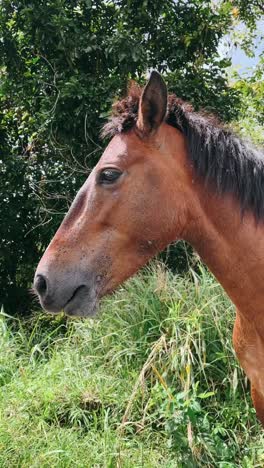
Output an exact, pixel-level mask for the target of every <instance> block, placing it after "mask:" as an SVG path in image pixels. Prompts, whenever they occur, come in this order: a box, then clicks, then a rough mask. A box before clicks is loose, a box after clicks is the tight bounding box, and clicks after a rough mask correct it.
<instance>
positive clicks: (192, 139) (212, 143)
mask: <svg viewBox="0 0 264 468" xmlns="http://www.w3.org/2000/svg"><path fill="white" fill-rule="evenodd" d="M141 92H142V90H141V89H140V88H139V87H137V86H136V85H134V86H133V87H132V88H131V89H130V92H129V94H128V96H127V97H126V98H125V99H123V100H121V101H118V102H117V103H115V104H114V106H113V115H112V117H111V119H110V120H109V122H108V123H107V124H106V125H105V126H104V128H103V131H102V135H103V136H113V135H116V134H118V133H122V132H126V131H128V130H130V129H131V128H133V127H134V126H135V124H136V121H137V113H138V105H139V98H140V95H141ZM165 120H166V122H167V123H168V124H169V125H172V126H173V127H175V128H177V129H179V130H180V131H181V132H182V133H183V134H184V135H185V136H186V140H187V143H188V148H189V157H190V160H191V162H192V163H193V165H194V168H195V170H196V171H197V173H198V174H199V175H200V176H201V177H202V178H204V180H205V182H206V183H210V185H212V186H214V187H215V188H216V190H217V192H218V193H221V194H224V193H233V194H234V195H235V196H236V197H237V199H238V200H239V202H240V205H241V211H242V212H244V211H245V210H247V209H250V210H251V211H252V212H253V213H254V215H255V217H256V219H257V220H260V219H264V154H263V150H260V149H257V148H255V147H254V146H253V145H251V144H250V143H247V142H245V141H242V140H241V139H240V138H239V137H238V136H236V135H235V134H234V133H233V132H232V131H231V130H230V129H228V128H225V127H224V126H223V125H222V124H220V122H219V121H218V120H217V118H216V117H215V116H212V115H210V114H207V113H198V112H194V110H193V108H192V106H191V105H190V104H188V103H185V102H184V101H182V100H181V99H179V98H177V97H176V96H175V95H170V96H169V98H168V110H167V115H166V119H165Z"/></svg>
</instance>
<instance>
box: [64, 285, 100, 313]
mask: <svg viewBox="0 0 264 468" xmlns="http://www.w3.org/2000/svg"><path fill="white" fill-rule="evenodd" d="M97 302H98V297H97V294H96V293H95V291H92V290H91V289H89V288H88V287H87V286H86V285H81V286H78V288H76V289H75V291H74V292H73V294H72V296H71V297H70V299H68V301H67V302H66V304H65V305H64V307H63V311H64V312H65V314H66V315H68V316H76V317H91V316H93V315H95V313H96V310H97Z"/></svg>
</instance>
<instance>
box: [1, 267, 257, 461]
mask: <svg viewBox="0 0 264 468" xmlns="http://www.w3.org/2000/svg"><path fill="white" fill-rule="evenodd" d="M0 320H1V322H0V326H1V336H0V341H1V345H0V383H1V393H0V413H1V414H0V466H1V467H41V468H44V467H75V466H76V467H108V468H110V467H127V468H128V467H129V468H130V467H166V468H169V467H220V468H228V467H245V468H250V467H263V466H264V435H263V432H262V430H261V428H260V426H259V424H258V423H257V421H256V417H255V412H254V409H253V408H252V404H251V401H250V395H249V384H248V381H247V379H246V378H245V375H244V374H243V372H242V371H241V370H240V367H239V364H238V362H237V360H236V358H235V355H234V351H233V349H232V324H233V321H234V308H233V306H232V305H231V304H230V302H229V300H228V299H227V297H226V295H225V294H224V292H223V291H222V289H221V287H220V286H219V285H218V284H217V283H216V282H215V280H214V279H213V277H212V276H211V275H210V274H209V273H208V272H207V271H206V270H205V268H204V267H202V266H201V267H200V269H199V272H198V273H195V272H194V271H190V273H188V275H186V276H184V277H179V276H178V277H177V276H173V275H172V274H171V273H170V272H168V271H166V270H165V268H164V267H163V266H162V265H161V264H159V263H155V264H153V265H152V266H151V267H149V268H148V269H146V270H145V271H143V272H142V273H141V274H139V275H137V276H136V277H134V278H133V279H131V280H130V281H128V282H127V283H126V284H125V285H124V286H123V287H122V288H121V289H119V291H118V292H117V293H116V294H115V295H113V296H111V297H108V298H106V299H105V300H104V301H103V303H102V306H101V313H100V314H99V316H98V318H97V319H95V320H76V319H75V320H70V319H65V317H63V316H62V315H61V316H57V317H56V318H53V317H51V316H49V315H44V314H43V313H41V312H40V311H39V310H36V312H35V313H34V315H33V317H31V318H30V319H29V318H27V319H23V320H18V319H15V318H11V317H9V316H7V315H6V314H5V313H4V312H2V314H1V318H0Z"/></svg>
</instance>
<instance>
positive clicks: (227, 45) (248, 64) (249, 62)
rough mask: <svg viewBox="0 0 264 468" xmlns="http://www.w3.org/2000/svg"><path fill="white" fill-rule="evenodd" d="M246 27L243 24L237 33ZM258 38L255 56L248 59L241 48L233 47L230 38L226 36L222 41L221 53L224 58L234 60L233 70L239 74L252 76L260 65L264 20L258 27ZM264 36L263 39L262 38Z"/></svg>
mask: <svg viewBox="0 0 264 468" xmlns="http://www.w3.org/2000/svg"><path fill="white" fill-rule="evenodd" d="M243 28H244V26H243V25H242V24H241V25H239V26H238V27H237V31H238V32H239V30H241V29H243ZM257 30H258V32H257V37H256V40H255V44H254V45H255V49H254V52H255V56H254V57H248V56H247V55H246V54H245V52H244V51H243V50H242V49H241V47H239V46H238V47H235V46H234V45H232V43H231V40H230V36H225V37H224V39H223V40H222V41H221V43H220V46H219V53H220V55H222V56H227V57H231V59H232V68H235V69H236V70H237V71H238V72H240V73H243V74H246V75H251V74H252V71H253V70H254V68H255V66H256V64H257V63H258V60H259V56H260V54H261V53H263V51H264V40H263V38H262V37H263V31H264V20H263V19H262V20H260V21H259V22H258V25H257ZM261 36H262V37H261Z"/></svg>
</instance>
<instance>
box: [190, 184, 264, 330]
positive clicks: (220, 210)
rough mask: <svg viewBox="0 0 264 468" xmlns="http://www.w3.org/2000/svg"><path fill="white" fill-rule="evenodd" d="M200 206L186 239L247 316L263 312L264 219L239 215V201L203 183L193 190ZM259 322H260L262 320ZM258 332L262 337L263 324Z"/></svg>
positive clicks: (191, 222) (193, 216) (250, 214)
mask: <svg viewBox="0 0 264 468" xmlns="http://www.w3.org/2000/svg"><path fill="white" fill-rule="evenodd" d="M196 195H197V199H198V200H199V203H198V205H199V208H198V209H197V210H196V211H197V212H196V213H195V214H192V220H191V221H190V223H189V225H188V226H187V230H186V235H185V240H187V241H188V242H190V244H192V245H193V247H194V248H195V249H196V251H197V252H198V254H199V255H200V257H201V258H202V260H203V261H204V262H205V263H206V264H207V266H208V267H209V269H210V270H211V271H212V273H213V274H214V275H215V277H216V278H217V279H218V281H219V282H220V283H221V284H222V286H223V288H224V289H225V290H226V292H227V294H228V295H229V297H230V299H231V300H232V301H233V303H234V304H235V305H236V307H237V308H238V310H239V311H240V313H241V314H242V315H243V316H244V317H245V318H246V319H248V320H257V317H259V319H258V320H259V321H260V317H263V314H264V223H263V221H260V222H259V223H256V220H255V218H254V215H253V214H252V213H246V214H245V215H244V216H243V217H242V216H241V209H240V206H239V203H238V202H237V201H236V200H234V199H233V197H232V196H229V195H223V196H220V195H216V194H214V193H213V192H212V191H210V190H207V189H206V188H205V187H203V186H202V185H198V190H197V192H196ZM260 322H263V320H261V321H260ZM260 326H261V327H262V332H261V334H262V335H263V337H264V324H262V325H260Z"/></svg>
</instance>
